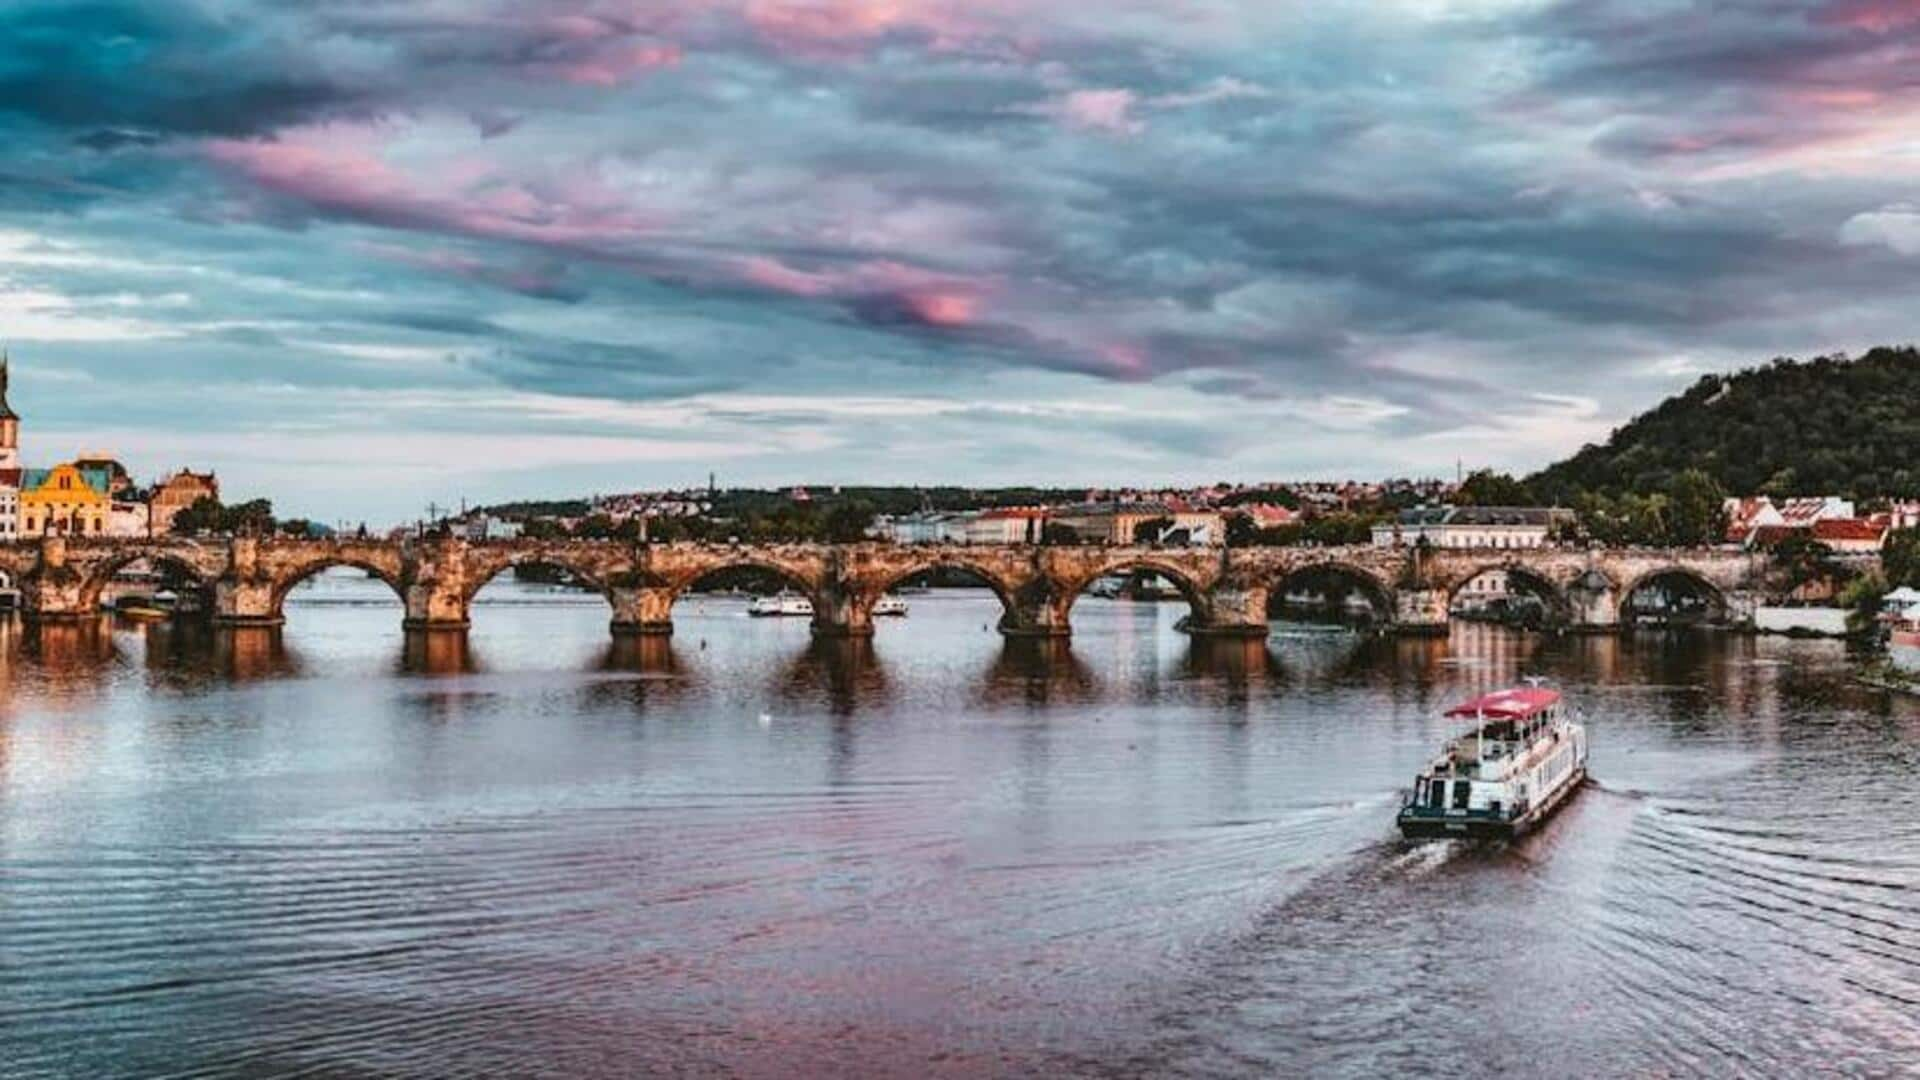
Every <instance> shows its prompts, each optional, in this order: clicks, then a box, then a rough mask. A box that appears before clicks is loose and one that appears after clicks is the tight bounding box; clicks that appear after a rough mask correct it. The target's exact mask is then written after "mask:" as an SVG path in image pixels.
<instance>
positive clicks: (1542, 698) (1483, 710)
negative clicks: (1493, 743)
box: [1447, 686, 1560, 720]
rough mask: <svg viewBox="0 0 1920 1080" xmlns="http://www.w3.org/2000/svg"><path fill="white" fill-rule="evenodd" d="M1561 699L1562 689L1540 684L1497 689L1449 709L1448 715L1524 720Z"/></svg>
mask: <svg viewBox="0 0 1920 1080" xmlns="http://www.w3.org/2000/svg"><path fill="white" fill-rule="evenodd" d="M1559 700H1560V691H1558V690H1548V689H1545V688H1543V687H1539V686H1520V687H1515V688H1513V689H1511V690H1495V691H1494V692H1493V693H1491V694H1483V695H1481V696H1480V697H1477V698H1474V699H1473V700H1472V701H1468V702H1464V703H1462V704H1459V705H1455V706H1454V707H1453V708H1451V709H1448V710H1447V715H1448V716H1484V717H1486V718H1487V719H1489V720H1524V719H1526V718H1527V717H1529V716H1532V715H1533V714H1534V713H1537V712H1539V711H1540V710H1542V709H1545V708H1546V707H1547V706H1549V705H1552V704H1553V703H1554V702H1556V701H1559Z"/></svg>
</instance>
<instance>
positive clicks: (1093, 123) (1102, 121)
mask: <svg viewBox="0 0 1920 1080" xmlns="http://www.w3.org/2000/svg"><path fill="white" fill-rule="evenodd" d="M1133 104H1134V93H1133V91H1131V90H1075V91H1074V92H1073V93H1071V94H1068V95H1067V97H1066V100H1065V101H1064V102H1062V104H1061V110H1060V112H1061V116H1062V117H1063V118H1065V120H1066V121H1067V123H1069V124H1071V125H1073V126H1074V127H1077V128H1082V129H1085V130H1088V131H1105V132H1110V133H1112V134H1115V135H1134V134H1138V133H1139V132H1140V130H1141V124H1140V122H1139V121H1138V120H1135V119H1134V118H1133Z"/></svg>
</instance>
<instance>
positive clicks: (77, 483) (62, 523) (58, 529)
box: [20, 464, 113, 539]
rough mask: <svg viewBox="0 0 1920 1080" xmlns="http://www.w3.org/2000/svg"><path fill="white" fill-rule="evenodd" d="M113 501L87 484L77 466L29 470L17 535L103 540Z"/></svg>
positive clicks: (22, 485) (30, 537)
mask: <svg viewBox="0 0 1920 1080" xmlns="http://www.w3.org/2000/svg"><path fill="white" fill-rule="evenodd" d="M112 509H113V500H112V499H111V498H109V497H108V495H107V493H106V492H104V491H100V490H98V489H96V488H95V487H94V486H93V485H92V484H89V483H88V482H87V477H86V475H85V474H83V473H82V472H81V471H80V469H79V467H78V466H75V465H72V464H67V465H55V466H54V467H53V468H51V469H48V470H46V471H45V472H41V471H40V470H38V469H33V470H29V471H28V473H27V479H26V482H24V483H22V484H21V491H20V535H21V536H22V537H23V538H26V539H33V538H36V537H41V536H105V535H106V534H107V515H108V513H110V512H111V511H112Z"/></svg>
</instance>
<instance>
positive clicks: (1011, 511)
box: [961, 508, 1047, 544]
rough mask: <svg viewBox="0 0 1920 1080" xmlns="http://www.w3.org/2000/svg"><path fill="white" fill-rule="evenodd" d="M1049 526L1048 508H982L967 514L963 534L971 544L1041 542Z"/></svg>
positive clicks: (962, 529)
mask: <svg viewBox="0 0 1920 1080" xmlns="http://www.w3.org/2000/svg"><path fill="white" fill-rule="evenodd" d="M1046 527H1047V512H1046V511H1045V510H1036V509H1029V508H1008V509H1000V510H982V511H980V512H979V513H977V514H970V515H968V516H967V518H966V521H965V523H964V524H963V525H962V527H961V535H962V538H963V539H964V541H965V542H966V543H969V544H1037V543H1039V542H1040V537H1041V533H1042V532H1043V531H1044V530H1045V529H1046Z"/></svg>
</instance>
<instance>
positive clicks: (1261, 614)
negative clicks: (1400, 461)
mask: <svg viewBox="0 0 1920 1080" xmlns="http://www.w3.org/2000/svg"><path fill="white" fill-rule="evenodd" d="M137 562H145V563H147V564H149V565H151V566H154V567H155V568H158V569H162V570H166V571H169V572H171V573H173V574H174V575H176V576H178V577H183V578H185V579H188V580H191V581H193V582H196V583H198V585H199V586H200V587H201V588H203V589H204V590H205V591H206V594H207V596H208V597H209V598H210V602H211V603H210V607H211V611H212V615H213V618H214V619H215V620H216V621H217V622H220V623H224V624H228V625H277V624H279V623H280V622H281V621H283V617H284V616H283V608H284V605H285V603H286V598H287V594H288V593H289V592H290V591H291V590H292V589H293V587H294V586H295V585H298V584H299V583H300V582H302V581H304V580H306V579H307V578H309V577H311V576H313V575H314V574H317V573H319V572H320V571H322V570H325V569H327V568H329V567H334V566H349V567H357V568H359V569H362V570H365V571H366V572H367V573H369V574H371V575H373V576H374V577H377V578H379V579H380V580H382V581H384V582H386V583H387V584H388V585H389V586H391V587H392V588H393V590H394V592H395V593H396V594H397V595H398V596H399V597H400V599H401V601H402V603H403V604H404V605H405V608H406V625H407V626H408V627H409V628H412V629H424V630H434V629H461V628H465V627H466V626H467V625H468V624H469V622H470V618H471V611H472V607H473V602H474V597H475V595H476V594H477V593H478V592H479V591H480V589H481V588H482V587H483V586H485V585H486V584H487V583H488V582H489V581H491V580H493V578H494V577H495V576H497V575H499V574H501V573H502V572H504V571H506V570H508V569H510V568H512V567H515V566H522V565H529V564H535V565H542V566H549V567H556V568H559V569H562V570H565V571H567V572H568V573H570V574H571V575H573V576H574V577H575V578H576V579H578V580H579V581H580V582H582V583H583V584H585V585H588V586H590V587H592V588H593V589H596V590H598V591H599V592H600V593H601V594H602V595H603V596H605V597H606V599H607V602H608V605H609V606H610V608H611V610H612V628H613V631H614V632H615V633H617V634H668V633H672V630H673V622H672V609H673V603H674V600H675V599H676V598H678V597H679V596H680V595H681V594H683V593H684V592H686V591H687V590H688V589H689V588H691V587H692V586H693V585H695V584H696V583H698V582H699V581H700V580H701V579H702V578H705V577H708V576H709V575H712V574H713V573H715V572H717V571H721V570H726V569H729V568H733V567H754V568H758V569H761V570H764V571H767V572H769V573H771V574H774V575H777V576H778V577H780V578H782V579H784V580H785V581H787V582H788V583H789V585H790V586H791V587H792V588H793V589H795V590H797V591H799V592H801V593H803V594H805V595H806V596H807V597H808V598H809V599H811V601H812V602H813V607H814V620H813V628H814V631H815V632H816V633H819V634H821V635H827V636H854V637H858V636H865V635H867V634H871V633H872V632H873V605H874V603H875V602H876V601H877V600H878V599H879V598H880V597H881V596H882V595H884V594H885V593H886V592H887V590H889V589H890V588H892V587H894V586H895V585H897V584H899V583H900V582H902V581H904V580H906V579H907V578H910V577H913V576H914V575H916V574H920V573H923V572H925V571H928V570H935V569H945V570H952V571H961V572H965V573H968V574H971V575H973V576H975V577H977V578H979V579H980V580H981V581H982V582H983V583H984V584H985V585H986V586H988V587H989V588H991V589H992V590H993V592H994V593H995V595H997V596H998V597H999V599H1000V603H1001V606H1002V609H1003V612H1002V616H1001V621H1000V629H1001V631H1002V632H1003V633H1006V634H1008V635H1011V636H1032V637H1064V636H1066V635H1067V634H1068V633H1069V632H1070V626H1071V615H1072V611H1073V605H1074V602H1075V600H1076V599H1078V597H1079V596H1080V595H1081V594H1082V592H1083V590H1085V589H1086V587H1087V586H1088V585H1089V584H1091V583H1092V582H1093V581H1094V580H1095V579H1097V578H1100V577H1103V576H1106V575H1109V574H1115V573H1122V572H1127V571H1134V570H1141V571H1151V572H1153V573H1156V574H1159V575H1160V576H1162V577H1164V578H1165V579H1167V580H1168V581H1171V582H1172V583H1173V584H1174V585H1175V586H1176V587H1177V588H1179V590H1180V592H1181V594H1182V596H1183V597H1184V598H1185V600H1186V602H1187V604H1188V605H1189V607H1190V609H1191V610H1190V613H1189V616H1188V619H1187V626H1188V629H1189V630H1191V631H1192V632H1193V633H1196V634H1213V635H1222V636H1244V637H1259V636H1262V635H1264V634H1266V632H1267V621H1268V616H1267V601H1268V598H1269V596H1271V595H1273V594H1274V593H1275V591H1276V590H1279V591H1283V592H1291V591H1295V590H1298V589H1302V588H1310V587H1311V588H1318V587H1324V585H1325V583H1327V582H1334V583H1336V587H1337V588H1342V589H1345V590H1348V591H1351V592H1352V593H1353V594H1355V595H1359V596H1363V597H1364V598H1365V599H1366V600H1367V602H1368V603H1369V604H1370V605H1371V606H1372V607H1373V609H1374V612H1375V616H1376V618H1377V620H1378V621H1379V622H1380V623H1381V624H1382V625H1384V626H1387V627H1389V628H1393V629H1398V630H1404V631H1430V630H1440V629H1444V628H1445V626H1446V623H1447V617H1448V609H1449V606H1450V603H1451V601H1452V599H1453V597H1454V596H1455V595H1456V594H1457V593H1458V592H1459V591H1460V590H1461V589H1462V588H1463V587H1464V586H1465V585H1466V584H1467V583H1468V582H1469V581H1471V580H1473V579H1474V578H1475V577H1477V576H1479V575H1480V574H1482V573H1485V572H1487V571H1489V570H1501V571H1504V572H1506V574H1507V575H1508V578H1509V581H1510V582H1513V583H1515V584H1516V585H1518V586H1520V587H1522V588H1524V589H1526V590H1528V591H1532V592H1534V593H1536V594H1538V595H1539V596H1541V597H1542V598H1543V600H1544V601H1545V603H1546V605H1547V608H1548V610H1549V612H1550V613H1551V614H1552V616H1553V617H1554V618H1555V620H1556V621H1557V622H1559V623H1560V624H1561V625H1564V626H1568V627H1572V628H1576V629H1594V630H1599V629H1608V628H1612V627H1615V626H1617V625H1619V623H1620V620H1621V613H1622V610H1623V608H1624V607H1625V605H1626V599H1627V597H1629V596H1630V595H1632V594H1633V593H1634V591H1635V590H1637V589H1638V588H1640V587H1641V586H1642V585H1644V584H1647V583H1650V582H1655V581H1662V580H1676V579H1678V580H1684V581H1686V582H1687V583H1689V586H1690V587H1691V588H1692V589H1693V590H1695V591H1696V593H1697V594H1698V595H1701V596H1704V597H1705V598H1706V599H1707V601H1708V606H1709V608H1710V610H1711V612H1712V614H1713V616H1714V617H1715V618H1716V619H1717V620H1718V621H1722V622H1725V623H1727V624H1730V625H1735V626H1739V625H1746V624H1750V623H1751V621H1752V618H1753V612H1754V609H1755V608H1756V607H1757V606H1759V604H1760V603H1761V602H1762V600H1763V598H1764V597H1765V596H1767V595H1768V594H1769V593H1771V592H1774V591H1777V589H1776V584H1775V583H1774V582H1772V581H1770V577H1769V567H1768V563H1767V560H1766V558H1765V557H1764V556H1761V555H1753V554H1748V553H1746V552H1739V551H1724V550H1717V549H1697V550H1653V549H1644V550H1643V549H1626V550H1621V549H1581V548H1537V549H1499V550H1493V549H1488V550H1453V549H1448V550H1425V549H1414V548H1376V547H1371V546H1353V547H1260V548H1158V547H1041V546H1030V545H925V546H920V545H911V546H907V545H892V544H879V543H858V544H650V545H649V544H630V543H623V542H618V541H532V540H524V541H507V542H492V543H468V542H465V541H462V540H429V539H421V540H408V541H388V540H346V539H338V540H292V539H254V538H236V539H232V540H199V539H186V538H167V539H158V540H123V541H109V540H98V541H80V540H68V539H63V538H49V539H46V540H42V541H37V542H30V543H21V544H12V545H0V573H4V574H5V575H6V576H7V577H8V578H9V579H10V580H11V581H13V582H14V583H15V584H17V586H18V587H19V588H20V591H21V601H22V606H23V607H24V609H25V612H26V614H27V615H28V617H30V618H37V619H63V618H65V619H72V618H82V617H86V616H89V615H91V614H93V613H94V612H95V611H97V610H98V607H99V601H100V595H101V592H102V590H103V589H104V588H105V586H106V585H107V583H108V582H109V580H110V579H111V578H112V577H113V575H114V574H116V573H118V572H119V571H120V570H122V569H123V568H125V567H127V566H129V565H131V564H134V563H137Z"/></svg>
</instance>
